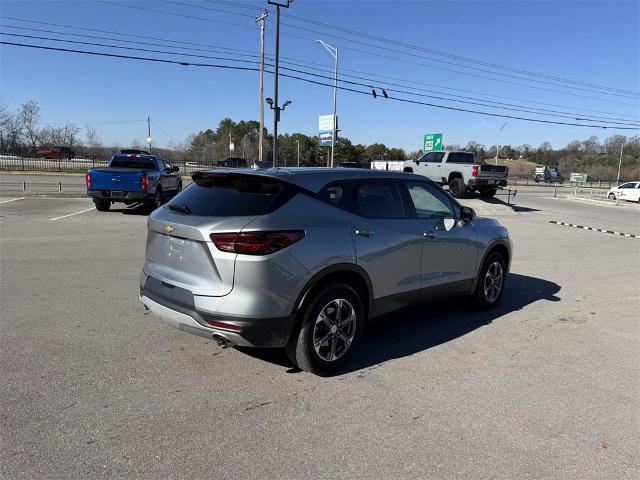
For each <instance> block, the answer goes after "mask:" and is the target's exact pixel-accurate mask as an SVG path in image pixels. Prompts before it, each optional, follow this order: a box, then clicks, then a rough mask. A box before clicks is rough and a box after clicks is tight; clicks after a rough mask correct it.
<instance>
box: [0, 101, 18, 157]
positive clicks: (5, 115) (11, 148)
mask: <svg viewBox="0 0 640 480" xmlns="http://www.w3.org/2000/svg"><path fill="white" fill-rule="evenodd" d="M19 150H20V126H19V124H18V121H17V118H16V116H15V115H14V114H13V113H11V112H10V111H9V109H8V108H7V105H6V104H5V103H4V102H2V103H0V152H6V153H16V152H18V151H19Z"/></svg>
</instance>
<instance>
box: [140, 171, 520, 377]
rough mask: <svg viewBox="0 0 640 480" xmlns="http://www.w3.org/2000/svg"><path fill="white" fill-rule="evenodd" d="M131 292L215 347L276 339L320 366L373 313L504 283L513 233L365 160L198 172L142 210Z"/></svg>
mask: <svg viewBox="0 0 640 480" xmlns="http://www.w3.org/2000/svg"><path fill="white" fill-rule="evenodd" d="M148 230H149V232H148V237H147V251H146V259H145V263H144V269H143V271H142V276H141V278H140V298H141V300H142V302H143V303H144V304H145V306H146V307H147V308H149V309H150V310H151V311H152V312H153V314H154V315H155V316H157V317H159V318H160V319H162V320H163V321H165V322H166V323H168V324H170V325H172V326H174V327H176V328H179V329H180V330H183V331H185V332H189V333H194V334H196V335H202V336H205V337H208V338H215V339H216V340H217V341H218V343H219V344H220V345H222V346H227V345H239V346H249V347H284V348H285V349H286V351H287V353H288V355H289V358H290V359H291V361H292V362H294V363H295V364H296V365H297V366H299V367H300V368H302V369H304V370H307V371H310V372H313V373H317V374H329V373H331V372H333V371H335V370H336V369H337V368H339V367H340V366H341V365H342V364H343V363H344V362H345V361H346V360H347V359H348V357H349V356H350V354H351V353H352V351H353V350H354V347H355V345H356V344H357V342H358V340H359V339H360V337H361V336H362V332H363V330H364V328H365V324H366V322H367V321H368V320H370V319H372V318H374V317H378V316H380V315H383V314H385V313H388V312H392V311H395V310H398V309H400V308H403V307H407V306H411V305H415V304H417V303H418V302H421V301H425V300H428V299H430V298H433V297H434V296H435V297H441V296H444V295H452V294H453V295H469V296H471V297H473V299H474V300H475V302H476V303H477V304H478V305H479V306H480V307H481V308H490V307H493V306H494V305H495V304H496V303H497V302H498V300H499V299H500V296H501V294H502V291H503V288H504V282H505V277H506V274H507V272H508V270H509V265H510V261H511V241H510V240H509V237H508V234H507V230H506V229H505V228H504V227H502V226H501V225H500V224H499V223H498V222H497V221H495V220H492V219H488V218H476V217H475V213H474V211H473V210H472V209H471V208H468V207H462V206H460V204H458V203H457V202H456V201H455V200H454V199H453V198H452V197H451V196H449V195H448V194H447V193H446V192H444V190H442V188H440V187H439V186H438V185H436V184H435V183H433V182H431V181H429V180H427V179H425V178H424V177H421V176H418V175H413V174H409V173H402V172H382V171H371V170H363V169H326V168H296V169H282V168H281V169H270V170H255V171H252V170H234V171H228V170H227V171H225V170H216V171H211V172H197V173H195V174H194V175H193V183H192V184H191V185H190V186H189V187H188V188H186V189H185V190H184V191H183V192H182V193H180V194H179V195H177V196H176V197H174V198H173V199H172V200H171V201H170V202H169V203H168V204H166V205H164V206H162V207H160V208H159V209H157V210H155V211H154V212H153V213H152V214H151V216H150V217H149V220H148Z"/></svg>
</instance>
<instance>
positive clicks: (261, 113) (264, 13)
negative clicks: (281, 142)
mask: <svg viewBox="0 0 640 480" xmlns="http://www.w3.org/2000/svg"><path fill="white" fill-rule="evenodd" d="M268 14H269V12H267V11H266V10H265V11H264V12H263V13H262V15H260V16H259V17H258V18H256V22H260V94H259V95H260V135H259V136H258V160H259V161H261V162H262V137H263V136H264V21H265V19H266V18H267V15H268Z"/></svg>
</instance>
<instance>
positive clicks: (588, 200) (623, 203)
mask: <svg viewBox="0 0 640 480" xmlns="http://www.w3.org/2000/svg"><path fill="white" fill-rule="evenodd" d="M564 198H566V199H567V200H572V201H574V202H582V203H591V204H593V205H604V206H606V207H626V208H638V205H636V204H633V203H631V202H626V201H624V200H623V201H620V202H618V203H615V201H614V200H604V199H603V200H599V199H596V198H581V197H574V196H572V195H567V196H566V197H564Z"/></svg>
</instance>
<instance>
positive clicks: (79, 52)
mask: <svg viewBox="0 0 640 480" xmlns="http://www.w3.org/2000/svg"><path fill="white" fill-rule="evenodd" d="M0 44H3V45H12V46H17V47H25V48H35V49H41V50H50V51H57V52H67V53H77V54H84V55H94V56H100V57H109V58H120V59H129V60H140V61H149V62H157V63H164V64H173V65H181V66H194V67H209V68H219V69H226V70H242V71H254V72H255V71H258V68H253V67H241V66H237V65H221V64H208V63H191V62H181V61H179V60H170V59H162V58H152V57H141V56H132V55H120V54H114V53H106V52H94V51H87V50H75V49H67V48H58V47H50V46H43V45H33V44H23V43H16V42H7V41H4V40H3V41H0ZM267 73H273V72H268V71H267ZM282 76H283V77H286V78H291V79H295V80H300V81H303V82H307V83H311V84H315V85H321V86H325V87H331V88H333V85H331V84H328V83H323V82H320V81H316V80H312V79H308V78H303V77H298V76H295V75H289V74H282ZM338 88H339V89H340V90H344V91H350V92H353V93H358V94H360V95H366V96H370V95H371V94H370V93H369V92H367V91H362V90H357V89H354V88H350V87H344V86H338ZM387 99H388V100H394V101H399V102H405V103H412V104H416V105H423V106H429V107H434V108H440V109H445V110H452V111H458V112H465V113H474V114H478V115H484V116H490V117H499V118H510V119H513V120H523V121H528V122H536V123H545V124H553V125H568V126H576V127H586V128H602V129H608V128H613V129H615V130H638V128H636V127H610V126H606V125H590V124H582V123H574V122H560V121H556V120H544V119H539V118H530V117H520V116H515V115H505V114H500V113H491V112H484V111H479V110H471V109H466V108H458V107H451V106H446V105H439V104H434V103H429V102H421V101H417V100H411V99H406V98H400V97H393V96H387Z"/></svg>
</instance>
